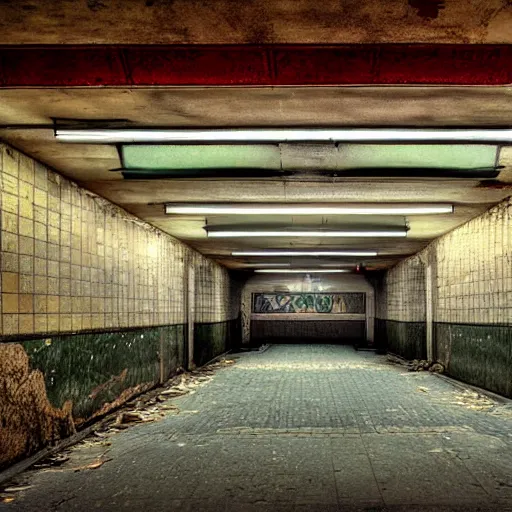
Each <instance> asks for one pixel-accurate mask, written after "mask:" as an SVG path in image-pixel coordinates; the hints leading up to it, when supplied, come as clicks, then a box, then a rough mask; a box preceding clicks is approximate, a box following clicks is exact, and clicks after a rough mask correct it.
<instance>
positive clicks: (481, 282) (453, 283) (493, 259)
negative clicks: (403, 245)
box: [430, 199, 512, 324]
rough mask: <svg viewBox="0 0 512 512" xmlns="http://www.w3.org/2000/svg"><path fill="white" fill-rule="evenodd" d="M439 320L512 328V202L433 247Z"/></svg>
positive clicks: (484, 215) (486, 214) (455, 232)
mask: <svg viewBox="0 0 512 512" xmlns="http://www.w3.org/2000/svg"><path fill="white" fill-rule="evenodd" d="M430 250H431V251H434V255H433V256H434V258H435V262H436V264H437V265H436V266H437V286H436V291H437V294H436V295H437V296H436V303H435V306H436V307H435V310H434V320H435V321H437V322H454V323H477V324H480V323H481V324H502V323H505V324H507V323H508V324H512V200H511V199H509V200H508V201H504V202H502V203H501V204H499V205H498V206H496V207H494V208H492V209H491V210H489V211H488V212H486V213H485V214H483V215H481V216H480V217H477V218H476V219H474V220H472V221H471V222H468V223H467V224H465V225H463V226H461V227H460V228H458V229H456V230H454V231H452V232H451V233H449V234H447V235H446V236H444V237H442V238H440V239H439V241H437V242H436V243H435V244H434V245H433V246H432V247H431V248H430Z"/></svg>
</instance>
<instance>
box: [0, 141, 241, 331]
mask: <svg viewBox="0 0 512 512" xmlns="http://www.w3.org/2000/svg"><path fill="white" fill-rule="evenodd" d="M0 169H1V173H0V178H1V181H0V184H1V198H0V210H1V230H2V232H1V270H2V279H1V292H2V295H1V311H2V314H1V322H0V329H1V331H0V332H1V334H2V335H3V336H18V335H28V334H32V333H58V332H71V331H73V332H76V331H80V330H89V329H102V330H103V329H105V330H108V329H113V328H115V329H118V328H128V327H136V326H150V325H168V324H178V323H184V322H185V309H184V293H185V291H184V283H185V280H184V269H185V268H186V267H187V265H189V264H194V265H195V268H196V301H197V303H196V314H197V318H196V321H198V322H216V321H224V320H228V319H230V314H232V313H233V312H232V307H231V304H230V297H229V277H228V274H227V272H226V270H225V269H223V268H222V267H220V266H218V265H216V264H215V263H213V262H212V261H211V260H207V259H206V258H204V257H202V256H201V255H199V254H197V253H195V252H193V251H192V250H190V249H189V248H188V247H186V246H185V245H183V244H181V243H180V242H178V241H177V240H175V239H173V238H172V237H170V236H167V235H165V234H163V233H162V232H160V231H158V230H156V229H154V228H152V227H150V226H149V225H147V224H145V223H143V222H141V221H140V220H139V219H137V218H135V217H133V216H131V215H129V214H127V213H126V212H124V211H123V210H121V209H120V208H117V207H115V206H114V205H112V204H111V203H109V202H108V201H105V200H104V199H102V198H99V197H97V196H95V195H94V194H92V193H89V192H88V191H86V190H84V189H82V188H79V187H78V186H76V185H75V184H74V183H72V182H70V181H68V180H66V179H64V178H62V177H61V176H60V175H58V174H56V173H54V172H51V171H49V170H48V169H47V168H46V167H44V166H43V165H41V164H39V163H37V162H35V161H34V160H32V159H30V158H28V157H26V156H25V155H23V154H21V153H19V152H18V151H16V150H14V149H12V148H10V147H8V146H5V145H0Z"/></svg>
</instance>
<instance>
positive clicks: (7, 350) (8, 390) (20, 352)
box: [0, 344, 75, 468]
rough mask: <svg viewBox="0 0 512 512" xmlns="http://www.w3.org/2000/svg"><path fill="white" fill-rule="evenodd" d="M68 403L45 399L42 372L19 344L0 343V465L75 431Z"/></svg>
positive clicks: (29, 453)
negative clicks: (60, 405)
mask: <svg viewBox="0 0 512 512" xmlns="http://www.w3.org/2000/svg"><path fill="white" fill-rule="evenodd" d="M71 410H72V403H71V401H66V402H65V403H64V404H63V406H62V408H57V407H53V406H52V405H51V404H50V402H49V401H48V397H47V394H46V386H45V381H44V376H43V373H42V372H41V371H39V370H31V369H30V367H29V357H28V355H27V353H26V352H25V350H24V348H23V347H22V346H21V345H19V344H3V345H0V468H2V467H4V466H6V465H7V464H9V463H12V462H14V461H15V460H17V459H20V458H22V457H26V456H28V455H31V454H32V453H34V452H35V451H37V450H38V449H40V448H41V446H44V445H47V444H49V443H52V442H55V441H57V440H59V439H62V438H64V437H67V436H70V435H72V434H74V433H75V425H74V422H73V417H72V414H71Z"/></svg>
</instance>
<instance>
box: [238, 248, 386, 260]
mask: <svg viewBox="0 0 512 512" xmlns="http://www.w3.org/2000/svg"><path fill="white" fill-rule="evenodd" d="M231 256H290V257H292V258H293V257H303V256H314V257H318V256H357V257H359V256H361V257H365V256H377V251H356V250H347V251H315V250H311V251H282V250H271V249H270V250H268V251H233V252H232V253H231Z"/></svg>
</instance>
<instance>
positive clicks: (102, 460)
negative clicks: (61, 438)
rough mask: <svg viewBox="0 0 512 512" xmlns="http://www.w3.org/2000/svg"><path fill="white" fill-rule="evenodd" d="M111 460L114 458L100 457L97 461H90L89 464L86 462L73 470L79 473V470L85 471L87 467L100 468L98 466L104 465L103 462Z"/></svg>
mask: <svg viewBox="0 0 512 512" xmlns="http://www.w3.org/2000/svg"><path fill="white" fill-rule="evenodd" d="M111 460H112V459H103V458H98V459H96V460H95V461H93V462H90V463H89V464H86V465H85V466H78V467H76V468H72V470H73V471H74V472H75V473H77V472H78V471H84V470H86V469H98V468H101V466H103V464H105V462H109V461H111Z"/></svg>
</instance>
